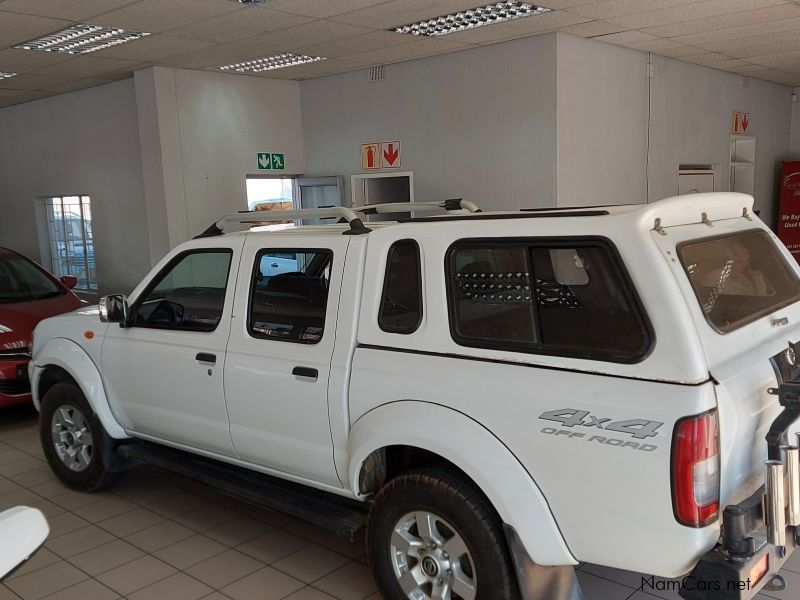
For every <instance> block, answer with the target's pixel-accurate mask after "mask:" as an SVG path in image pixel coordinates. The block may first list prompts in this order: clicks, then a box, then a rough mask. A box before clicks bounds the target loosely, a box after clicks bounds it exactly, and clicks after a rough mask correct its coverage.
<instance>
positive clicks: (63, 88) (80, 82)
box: [46, 79, 108, 94]
mask: <svg viewBox="0 0 800 600" xmlns="http://www.w3.org/2000/svg"><path fill="white" fill-rule="evenodd" d="M106 83H108V81H107V80H105V79H70V80H69V81H67V82H66V83H57V84H54V85H48V86H47V88H46V89H47V91H49V92H56V93H59V94H63V93H65V92H73V91H75V90H82V89H84V88H90V87H95V86H98V85H104V84H106Z"/></svg>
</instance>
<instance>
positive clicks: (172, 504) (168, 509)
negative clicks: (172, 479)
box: [145, 492, 208, 519]
mask: <svg viewBox="0 0 800 600" xmlns="http://www.w3.org/2000/svg"><path fill="white" fill-rule="evenodd" d="M206 505H208V500H206V499H205V498H201V497H200V496H197V495H192V494H187V493H186V492H178V493H176V494H172V495H169V496H167V497H166V498H160V499H159V500H156V501H155V502H151V503H148V504H146V505H145V506H146V507H147V508H148V509H150V510H152V511H153V512H156V513H158V514H160V515H161V516H162V517H166V518H168V519H173V518H175V517H177V516H179V515H182V514H184V513H187V512H189V511H190V510H195V509H196V508H200V507H201V506H206Z"/></svg>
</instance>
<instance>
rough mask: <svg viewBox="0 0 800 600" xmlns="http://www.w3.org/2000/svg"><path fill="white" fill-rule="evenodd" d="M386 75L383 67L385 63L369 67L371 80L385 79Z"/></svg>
mask: <svg viewBox="0 0 800 600" xmlns="http://www.w3.org/2000/svg"><path fill="white" fill-rule="evenodd" d="M384 77H385V72H384V69H383V65H375V66H374V67H370V68H369V80H370V81H383V78H384Z"/></svg>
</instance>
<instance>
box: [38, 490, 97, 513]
mask: <svg viewBox="0 0 800 600" xmlns="http://www.w3.org/2000/svg"><path fill="white" fill-rule="evenodd" d="M104 496H105V494H88V493H86V492H75V491H72V490H70V491H68V492H66V493H65V494H60V495H58V496H51V497H50V498H49V500H50V502H53V503H55V504H58V505H59V506H63V507H64V508H66V509H67V510H75V509H76V508H84V507H86V506H88V505H90V504H94V503H95V502H99V501H100V500H102V499H103V497H104Z"/></svg>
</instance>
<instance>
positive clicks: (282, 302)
mask: <svg viewBox="0 0 800 600" xmlns="http://www.w3.org/2000/svg"><path fill="white" fill-rule="evenodd" d="M347 244H348V239H347V238H346V237H342V236H330V237H324V238H323V237H313V238H310V237H308V236H288V235H284V234H281V235H274V236H269V235H264V236H261V235H252V236H250V237H249V239H248V241H247V242H246V245H245V251H244V259H243V263H242V273H241V275H240V277H239V289H238V290H237V294H236V308H235V317H234V320H233V323H232V331H231V337H230V340H229V342H228V351H227V357H226V362H225V396H226V399H227V404H228V414H229V417H230V426H231V437H232V439H233V444H234V447H235V449H236V452H237V455H238V456H239V458H241V459H242V460H245V461H248V462H251V463H254V464H257V465H260V466H262V467H266V468H268V469H272V470H276V471H280V472H283V473H287V474H291V475H296V476H299V477H303V478H306V479H310V480H314V481H318V482H321V483H326V484H330V485H335V486H337V487H338V486H340V485H341V484H340V482H339V479H338V477H337V476H336V470H335V467H334V463H333V447H332V441H331V430H330V420H329V418H328V380H329V376H330V364H331V356H332V355H333V348H334V340H335V336H336V315H337V311H338V301H339V290H340V287H341V281H342V272H343V267H344V259H345V252H346V250H347Z"/></svg>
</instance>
